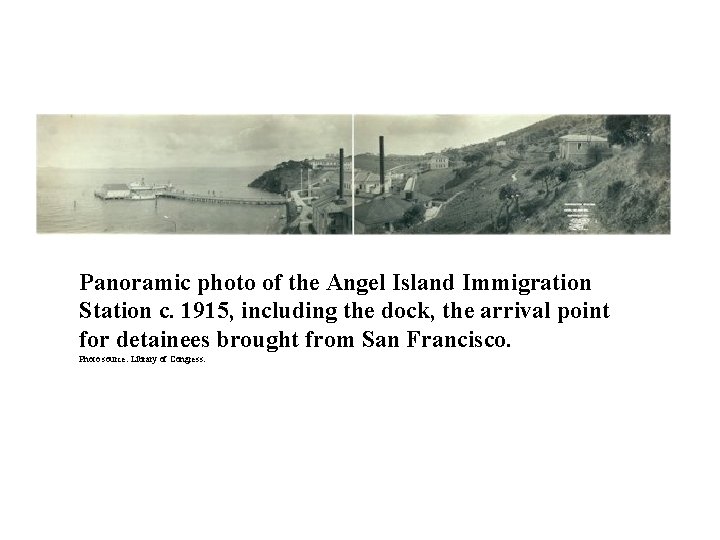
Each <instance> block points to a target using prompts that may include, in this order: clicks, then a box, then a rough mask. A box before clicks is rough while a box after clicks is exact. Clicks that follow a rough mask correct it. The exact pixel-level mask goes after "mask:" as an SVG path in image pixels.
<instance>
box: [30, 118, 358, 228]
mask: <svg viewBox="0 0 720 540" xmlns="http://www.w3.org/2000/svg"><path fill="white" fill-rule="evenodd" d="M351 143H352V117H351V116H350V115H236V116H183V115H180V116H167V115H166V116H152V115H138V116H133V115H118V116H111V115H89V116H83V115H39V116H38V117H37V231H38V232H40V233H154V234H313V233H317V234H348V233H350V232H351V231H352V221H351V219H349V218H346V214H343V212H342V211H343V210H344V209H345V208H348V207H350V206H351V202H350V201H351V182H352V178H351V168H350V167H349V166H348V167H347V169H345V167H341V166H340V163H342V162H343V161H345V157H344V156H345V155H347V156H348V158H347V160H348V162H349V160H350V146H351Z"/></svg>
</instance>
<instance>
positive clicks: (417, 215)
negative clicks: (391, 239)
mask: <svg viewBox="0 0 720 540" xmlns="http://www.w3.org/2000/svg"><path fill="white" fill-rule="evenodd" d="M424 218H425V207H424V206H423V205H422V204H415V205H413V206H411V207H410V208H408V209H407V210H406V211H405V214H403V217H402V219H401V220H400V223H401V224H402V225H404V226H405V227H411V226H413V225H415V224H416V223H420V222H421V221H422V220H423V219H424Z"/></svg>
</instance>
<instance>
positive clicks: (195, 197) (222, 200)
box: [158, 193, 287, 205]
mask: <svg viewBox="0 0 720 540" xmlns="http://www.w3.org/2000/svg"><path fill="white" fill-rule="evenodd" d="M158 197H165V198H166V199H179V200H181V201H191V202H203V203H213V204H265V205H271V204H273V205H281V204H285V203H286V202H287V201H286V200H285V199H280V198H278V199H251V198H244V197H216V196H214V195H199V194H197V193H160V194H158Z"/></svg>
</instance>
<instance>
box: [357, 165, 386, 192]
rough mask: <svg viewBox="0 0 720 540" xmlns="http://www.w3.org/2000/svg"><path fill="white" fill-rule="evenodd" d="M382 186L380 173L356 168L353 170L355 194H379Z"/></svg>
mask: <svg viewBox="0 0 720 540" xmlns="http://www.w3.org/2000/svg"><path fill="white" fill-rule="evenodd" d="M382 193H383V186H382V185H381V184H380V175H379V174H376V173H373V172H369V171H363V170H360V169H357V170H356V171H355V194H356V195H360V194H365V195H381V194H382Z"/></svg>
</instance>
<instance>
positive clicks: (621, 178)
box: [37, 115, 670, 235]
mask: <svg viewBox="0 0 720 540" xmlns="http://www.w3.org/2000/svg"><path fill="white" fill-rule="evenodd" d="M37 231H38V232H41V233H51V232H61V233H155V234H167V233H169V234H177V233H179V234H305V235H308V234H353V233H354V234H635V233H639V234H668V233H669V232H670V117H669V116H668V115H556V116H549V115H357V116H354V117H353V116H352V115H237V116H152V115H145V116H143V115H139V116H106V115H94V116H77V115H64V116H63V115H41V116H38V118H37Z"/></svg>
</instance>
